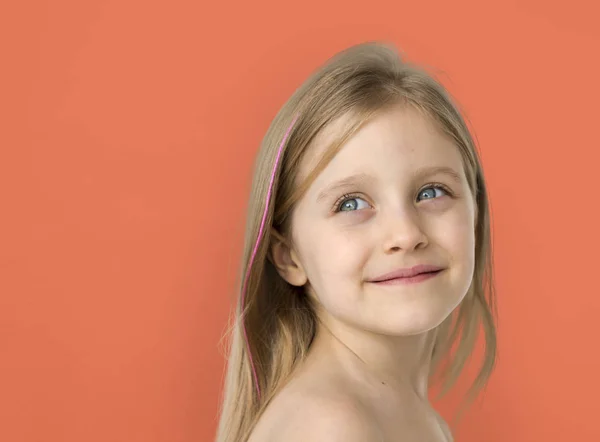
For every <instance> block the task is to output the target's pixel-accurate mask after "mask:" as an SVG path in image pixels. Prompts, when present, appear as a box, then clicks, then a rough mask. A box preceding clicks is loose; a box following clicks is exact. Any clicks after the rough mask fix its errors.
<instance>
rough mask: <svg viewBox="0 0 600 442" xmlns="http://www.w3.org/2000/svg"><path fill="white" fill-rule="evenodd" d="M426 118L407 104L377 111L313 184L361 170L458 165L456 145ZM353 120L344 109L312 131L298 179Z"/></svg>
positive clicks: (396, 170) (384, 171)
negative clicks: (332, 119) (315, 133)
mask: <svg viewBox="0 0 600 442" xmlns="http://www.w3.org/2000/svg"><path fill="white" fill-rule="evenodd" d="M428 120H429V119H428V118H426V117H425V116H423V115H422V114H420V113H417V112H416V111H414V110H412V109H410V108H408V109H407V108H398V107H396V108H392V109H390V110H386V111H384V112H381V113H379V114H378V115H377V116H376V117H375V118H373V119H372V120H371V121H369V122H367V123H366V124H365V125H364V126H363V127H361V128H360V129H359V130H358V131H357V132H355V133H354V134H353V135H352V137H351V138H350V139H348V140H346V143H345V145H343V146H342V147H341V149H340V150H339V151H338V152H337V153H336V154H335V155H334V157H333V158H332V159H331V162H330V163H329V164H327V166H325V169H324V170H322V171H321V172H320V173H319V175H318V176H317V177H316V182H314V183H313V184H312V185H311V187H314V186H315V185H317V184H319V183H321V184H322V182H326V181H327V180H329V179H337V178H341V177H342V176H343V175H346V174H350V173H361V172H364V171H369V173H371V174H374V175H385V174H391V175H395V174H397V173H404V172H409V170H410V169H412V168H423V167H427V166H448V167H454V168H456V169H458V170H460V169H462V159H461V155H460V153H459V151H458V149H457V146H456V145H455V144H454V142H453V141H452V140H451V139H450V138H449V137H448V136H446V135H444V134H443V133H442V132H441V131H440V130H438V128H437V127H436V126H435V124H433V122H431V121H428ZM353 122H354V121H352V119H351V118H349V116H348V115H344V116H343V117H341V118H339V119H338V120H336V121H334V122H332V123H331V124H329V125H328V126H326V127H325V128H324V129H323V130H322V131H321V132H320V133H319V134H318V135H317V136H316V137H315V139H314V140H313V142H312V143H311V145H309V146H308V147H307V151H306V153H305V155H304V156H303V158H302V161H301V163H300V167H299V170H298V182H299V183H300V182H302V180H304V179H306V178H307V177H308V176H309V174H310V173H311V172H312V171H313V170H314V169H315V168H316V167H317V165H318V164H319V162H320V161H321V159H322V158H323V156H324V155H325V153H326V152H327V151H328V150H329V149H330V148H331V147H332V143H334V142H335V141H336V140H337V139H339V137H340V135H341V134H343V131H345V130H347V127H348V125H349V124H352V123H353ZM379 172H381V173H379Z"/></svg>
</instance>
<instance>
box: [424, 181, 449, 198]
mask: <svg viewBox="0 0 600 442" xmlns="http://www.w3.org/2000/svg"><path fill="white" fill-rule="evenodd" d="M436 190H442V191H444V192H445V193H449V192H448V190H447V189H446V188H445V186H442V185H439V184H434V185H432V186H429V187H425V188H424V189H423V190H421V192H419V195H422V194H425V193H428V194H429V195H430V196H429V197H427V198H425V199H432V198H435V191H436Z"/></svg>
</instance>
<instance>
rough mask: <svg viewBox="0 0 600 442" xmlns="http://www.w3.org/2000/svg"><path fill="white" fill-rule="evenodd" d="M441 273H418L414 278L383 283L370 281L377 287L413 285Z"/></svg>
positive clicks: (395, 279) (396, 279) (393, 279)
mask: <svg viewBox="0 0 600 442" xmlns="http://www.w3.org/2000/svg"><path fill="white" fill-rule="evenodd" d="M442 271H443V270H437V271H434V272H426V273H419V274H417V275H414V276H407V277H400V278H392V279H386V280H384V281H372V283H373V284H377V285H398V284H413V283H417V282H422V281H426V280H428V279H431V278H433V277H435V276H437V275H439V274H440V273H442Z"/></svg>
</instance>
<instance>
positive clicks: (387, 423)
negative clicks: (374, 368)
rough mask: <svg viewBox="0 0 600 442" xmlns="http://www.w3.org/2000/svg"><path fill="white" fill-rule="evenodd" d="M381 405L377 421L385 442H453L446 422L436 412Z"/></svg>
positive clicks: (377, 409) (417, 408) (418, 408)
mask: <svg viewBox="0 0 600 442" xmlns="http://www.w3.org/2000/svg"><path fill="white" fill-rule="evenodd" d="M390 405H391V404H389V403H388V404H387V406H386V404H385V403H379V404H378V405H377V408H376V414H377V419H378V421H379V425H380V428H381V430H382V433H383V437H384V441H385V442H398V441H402V442H413V441H414V442H453V438H452V434H451V433H450V429H449V427H448V425H447V424H446V422H445V421H444V420H443V419H442V417H441V416H440V415H439V414H438V413H436V412H435V411H434V410H431V409H430V410H426V409H424V408H423V407H418V406H415V407H407V406H404V407H398V406H390Z"/></svg>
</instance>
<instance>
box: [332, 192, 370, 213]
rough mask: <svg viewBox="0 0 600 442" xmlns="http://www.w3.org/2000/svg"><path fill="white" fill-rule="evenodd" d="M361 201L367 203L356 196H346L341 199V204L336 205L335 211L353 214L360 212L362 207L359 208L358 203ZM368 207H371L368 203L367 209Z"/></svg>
mask: <svg viewBox="0 0 600 442" xmlns="http://www.w3.org/2000/svg"><path fill="white" fill-rule="evenodd" d="M359 200H362V201H365V200H364V199H363V198H360V197H358V196H356V195H344V196H343V197H342V198H341V199H340V202H339V203H338V204H336V209H335V211H336V212H353V211H355V210H358V209H359V208H361V207H359V204H358V202H357V201H359ZM365 202H366V201H365ZM368 206H369V204H368V203H367V207H368ZM363 208H364V207H363Z"/></svg>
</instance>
